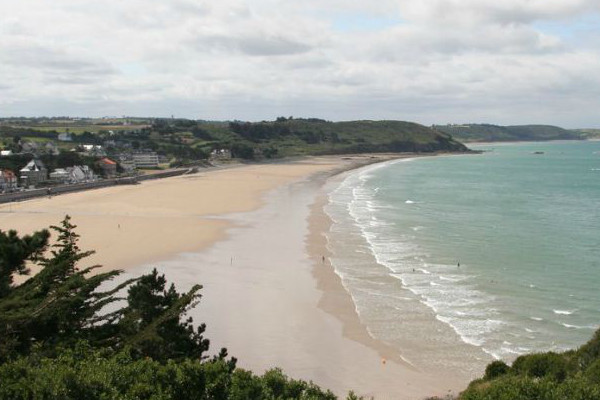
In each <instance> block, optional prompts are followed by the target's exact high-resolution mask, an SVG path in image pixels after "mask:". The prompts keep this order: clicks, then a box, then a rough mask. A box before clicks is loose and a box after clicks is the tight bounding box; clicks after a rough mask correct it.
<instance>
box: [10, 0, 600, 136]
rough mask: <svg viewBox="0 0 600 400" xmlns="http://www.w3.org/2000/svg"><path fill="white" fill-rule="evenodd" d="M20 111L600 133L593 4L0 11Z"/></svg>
mask: <svg viewBox="0 0 600 400" xmlns="http://www.w3.org/2000/svg"><path fill="white" fill-rule="evenodd" d="M17 115H23V116H35V115H70V116H105V115H116V116H121V115H137V116H170V115H175V116H176V117H188V118H201V119H219V120H221V119H242V120H262V119H274V118H275V117H277V116H280V115H284V116H295V117H319V118H325V119H328V120H353V119H401V120H409V121H416V122H420V123H423V124H432V123H464V122H490V123H498V124H519V123H548V124H557V125H561V126H564V127H573V128H575V127H600V1H598V0H377V1H367V0H302V1H292V0H287V1H284V0H246V1H243V0H218V1H215V0H210V1H205V0H102V1H87V0H52V1H49V0H19V1H2V2H0V116H3V117H6V116H17Z"/></svg>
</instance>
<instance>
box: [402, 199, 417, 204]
mask: <svg viewBox="0 0 600 400" xmlns="http://www.w3.org/2000/svg"><path fill="white" fill-rule="evenodd" d="M404 203H406V204H415V202H414V201H412V200H406V201H405V202H404Z"/></svg>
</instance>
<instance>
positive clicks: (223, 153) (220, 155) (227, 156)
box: [210, 149, 231, 160]
mask: <svg viewBox="0 0 600 400" xmlns="http://www.w3.org/2000/svg"><path fill="white" fill-rule="evenodd" d="M210 159H211V160H231V151H230V150H228V149H214V150H213V151H211V152H210Z"/></svg>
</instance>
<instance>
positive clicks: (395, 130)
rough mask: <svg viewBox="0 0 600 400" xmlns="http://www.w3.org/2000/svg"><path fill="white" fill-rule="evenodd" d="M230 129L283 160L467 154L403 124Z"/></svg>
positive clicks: (292, 122)
mask: <svg viewBox="0 0 600 400" xmlns="http://www.w3.org/2000/svg"><path fill="white" fill-rule="evenodd" d="M229 129H230V130H231V131H233V132H234V133H235V134H237V135H238V136H239V137H240V138H241V139H242V140H245V141H247V142H250V143H251V144H252V145H254V146H255V145H258V147H259V148H276V149H277V154H278V155H280V156H289V155H309V154H311V155H316V154H340V153H364V152H405V151H410V152H432V151H467V148H466V147H465V146H464V145H462V144H461V143H459V142H457V141H455V140H453V139H452V138H450V136H449V135H447V134H444V133H442V132H436V131H434V130H432V129H430V128H427V127H425V126H423V125H419V124H415V123H411V122H403V121H348V122H329V121H324V120H320V119H285V118H279V119H278V120H277V121H273V122H258V123H230V124H229Z"/></svg>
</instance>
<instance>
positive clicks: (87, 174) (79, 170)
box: [67, 165, 97, 183]
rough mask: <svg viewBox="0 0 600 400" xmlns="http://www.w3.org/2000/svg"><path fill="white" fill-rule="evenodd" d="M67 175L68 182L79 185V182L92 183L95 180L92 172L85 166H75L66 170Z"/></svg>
mask: <svg viewBox="0 0 600 400" xmlns="http://www.w3.org/2000/svg"><path fill="white" fill-rule="evenodd" d="M67 172H68V173H69V182H71V183H80V182H92V181H95V180H96V179H97V177H96V174H94V171H92V169H91V168H90V167H88V166H87V165H75V166H74V167H69V168H67Z"/></svg>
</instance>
